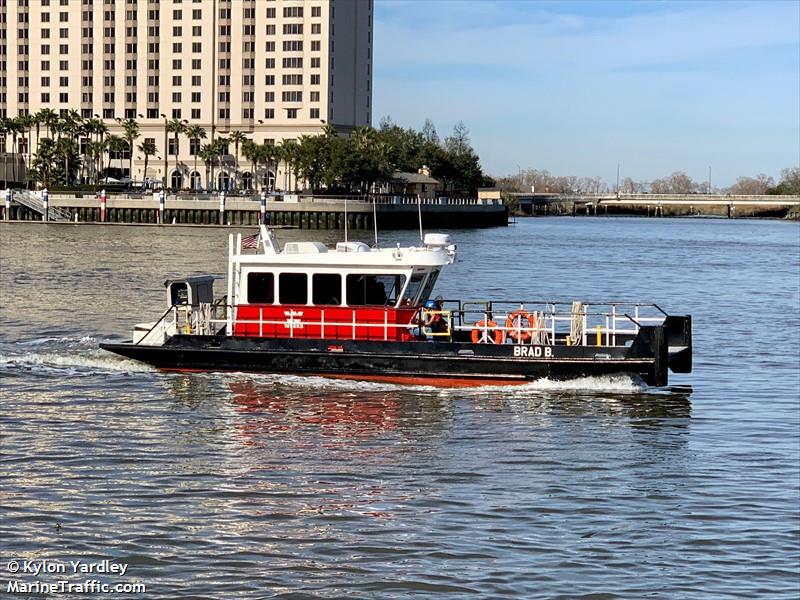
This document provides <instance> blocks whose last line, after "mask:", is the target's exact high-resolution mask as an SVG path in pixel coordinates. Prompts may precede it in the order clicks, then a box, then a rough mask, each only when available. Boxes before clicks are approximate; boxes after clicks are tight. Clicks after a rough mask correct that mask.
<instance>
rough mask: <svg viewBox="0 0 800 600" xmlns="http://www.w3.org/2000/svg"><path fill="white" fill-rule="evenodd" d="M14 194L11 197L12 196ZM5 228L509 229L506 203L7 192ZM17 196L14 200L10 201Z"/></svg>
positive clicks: (447, 199)
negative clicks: (24, 224) (48, 224)
mask: <svg viewBox="0 0 800 600" xmlns="http://www.w3.org/2000/svg"><path fill="white" fill-rule="evenodd" d="M9 193H10V194H9ZM4 194H5V196H6V198H5V202H4V203H3V205H2V209H3V219H4V220H18V221H61V222H66V221H69V222H91V223H131V224H136V223H149V224H188V225H257V224H260V223H262V222H264V223H269V224H272V225H282V226H289V227H297V228H299V229H343V228H344V227H345V223H346V224H347V227H348V228H350V229H372V228H373V227H374V219H375V218H377V222H378V227H380V228H381V229H415V228H417V227H419V214H420V213H421V214H422V222H423V224H424V226H425V227H443V228H472V227H475V228H480V227H502V226H506V225H507V224H508V210H507V207H506V206H505V204H504V203H503V202H502V201H501V200H496V199H489V200H487V199H477V198H448V197H440V198H422V199H420V200H419V201H418V200H417V198H412V197H406V196H376V197H370V198H364V197H360V198H336V197H333V198H331V197H320V196H301V195H293V194H286V195H284V196H282V197H281V196H259V195H255V196H227V195H226V194H224V193H220V194H198V195H192V194H180V195H175V194H162V193H161V192H155V193H152V194H149V193H148V194H135V193H134V194H104V193H100V194H99V195H95V194H94V193H92V192H88V193H84V194H80V193H72V194H64V193H48V192H47V191H46V190H43V191H41V192H30V191H26V190H16V191H13V192H11V191H10V190H6V191H5V192H4ZM9 195H10V197H9Z"/></svg>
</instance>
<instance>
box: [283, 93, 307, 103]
mask: <svg viewBox="0 0 800 600" xmlns="http://www.w3.org/2000/svg"><path fill="white" fill-rule="evenodd" d="M281 100H283V101H284V102H302V101H303V92H301V91H287V92H282V93H281Z"/></svg>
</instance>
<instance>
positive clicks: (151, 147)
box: [138, 140, 156, 178]
mask: <svg viewBox="0 0 800 600" xmlns="http://www.w3.org/2000/svg"><path fill="white" fill-rule="evenodd" d="M138 150H139V152H141V153H142V154H144V177H145V178H146V177H147V161H148V159H149V158H150V157H151V156H155V154H156V143H155V142H154V141H153V140H145V141H143V142H142V143H141V144H139V147H138Z"/></svg>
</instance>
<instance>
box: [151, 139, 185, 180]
mask: <svg viewBox="0 0 800 600" xmlns="http://www.w3.org/2000/svg"><path fill="white" fill-rule="evenodd" d="M138 150H139V152H141V153H142V154H143V155H144V177H147V162H148V160H149V159H150V157H151V156H155V154H156V152H157V150H156V143H155V142H154V141H153V140H147V139H146V140H144V141H143V142H142V143H141V144H139V146H138ZM196 160H197V159H196V158H195V161H196Z"/></svg>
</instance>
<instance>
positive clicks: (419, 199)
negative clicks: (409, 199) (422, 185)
mask: <svg viewBox="0 0 800 600" xmlns="http://www.w3.org/2000/svg"><path fill="white" fill-rule="evenodd" d="M417 214H418V216H419V241H420V242H422V241H423V239H422V196H420V195H419V194H417Z"/></svg>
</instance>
